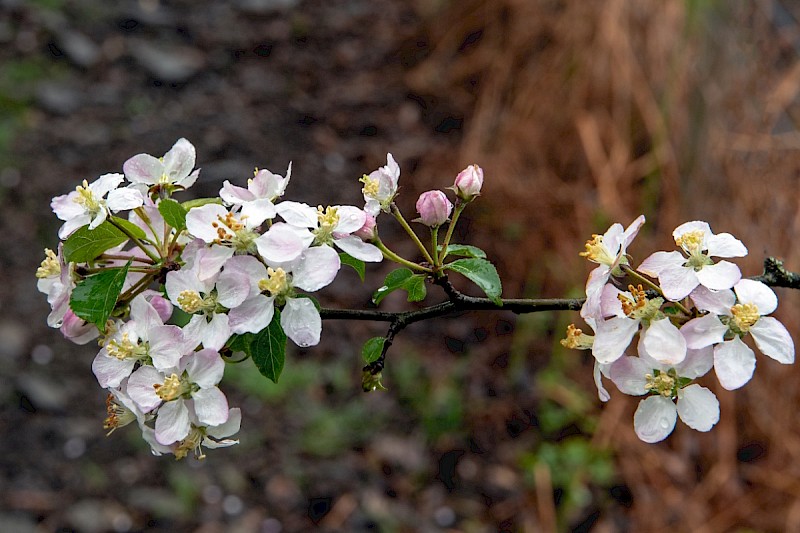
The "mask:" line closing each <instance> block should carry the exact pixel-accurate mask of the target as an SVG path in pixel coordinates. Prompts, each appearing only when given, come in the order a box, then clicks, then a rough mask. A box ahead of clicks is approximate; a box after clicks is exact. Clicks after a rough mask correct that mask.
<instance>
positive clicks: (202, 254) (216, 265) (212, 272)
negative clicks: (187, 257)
mask: <svg viewBox="0 0 800 533" xmlns="http://www.w3.org/2000/svg"><path fill="white" fill-rule="evenodd" d="M231 257H233V248H228V247H227V246H221V245H219V244H212V245H211V247H210V248H203V249H201V250H198V252H197V255H196V256H195V265H196V266H197V277H198V279H200V281H202V282H205V283H208V284H209V286H208V289H209V290H210V289H211V287H213V286H214V280H215V279H216V278H215V276H216V275H217V274H219V271H220V269H222V267H223V265H225V264H227V262H228V260H229V259H230V258H231ZM204 292H208V291H204Z"/></svg>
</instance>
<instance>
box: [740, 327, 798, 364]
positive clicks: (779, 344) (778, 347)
mask: <svg viewBox="0 0 800 533" xmlns="http://www.w3.org/2000/svg"><path fill="white" fill-rule="evenodd" d="M750 334H751V335H753V340H754V341H755V342H756V346H758V349H759V350H761V353H763V354H764V355H766V356H768V357H771V358H773V359H775V360H776V361H778V362H779V363H783V364H784V365H788V364H791V363H794V341H793V340H792V336H791V335H789V332H788V331H787V330H786V328H785V327H784V325H783V324H781V323H780V322H779V321H778V320H777V319H775V318H772V317H771V316H762V317H761V318H759V319H758V322H756V323H755V324H753V325H752V326H751V327H750Z"/></svg>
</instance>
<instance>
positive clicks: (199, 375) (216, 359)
mask: <svg viewBox="0 0 800 533" xmlns="http://www.w3.org/2000/svg"><path fill="white" fill-rule="evenodd" d="M189 357H190V358H189V364H188V365H187V367H186V372H187V373H188V374H189V379H190V380H191V381H192V383H197V384H198V385H200V388H203V389H209V388H211V387H214V386H216V384H217V383H219V382H220V381H221V380H222V375H223V374H224V373H225V362H224V361H223V360H222V357H220V355H219V353H218V352H217V351H216V350H209V349H208V348H206V349H204V350H200V351H199V352H195V353H193V354H192V355H191V356H189Z"/></svg>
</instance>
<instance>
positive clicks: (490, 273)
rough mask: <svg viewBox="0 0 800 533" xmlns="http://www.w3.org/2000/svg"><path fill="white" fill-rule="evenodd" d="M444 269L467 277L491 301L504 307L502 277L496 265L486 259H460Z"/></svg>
mask: <svg viewBox="0 0 800 533" xmlns="http://www.w3.org/2000/svg"><path fill="white" fill-rule="evenodd" d="M444 268H446V269H448V270H453V271H455V272H458V273H459V274H462V275H464V276H466V277H467V278H469V280H470V281H472V282H473V283H475V285H477V286H478V287H480V288H481V290H483V292H485V293H486V296H488V297H489V299H490V300H491V301H493V302H494V303H495V304H497V305H503V302H501V301H500V294H501V293H502V292H503V286H502V284H501V283H500V276H498V275H497V269H496V268H495V267H494V265H493V264H491V263H490V262H489V261H487V260H486V259H478V258H473V259H459V260H457V261H453V262H452V263H448V264H446V265H444Z"/></svg>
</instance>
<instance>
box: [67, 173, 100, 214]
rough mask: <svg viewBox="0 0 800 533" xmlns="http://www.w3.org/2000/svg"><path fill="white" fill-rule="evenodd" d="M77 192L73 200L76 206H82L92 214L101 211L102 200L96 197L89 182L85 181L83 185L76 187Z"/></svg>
mask: <svg viewBox="0 0 800 533" xmlns="http://www.w3.org/2000/svg"><path fill="white" fill-rule="evenodd" d="M75 192H77V193H78V195H77V196H76V197H75V198H74V199H73V201H74V202H75V203H76V204H78V205H80V206H82V207H83V208H84V209H86V211H88V212H89V213H92V214H94V213H97V212H98V211H100V200H98V199H97V197H95V195H94V193H93V192H92V189H90V188H89V182H87V181H86V180H83V184H82V185H78V186H77V187H75Z"/></svg>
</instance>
